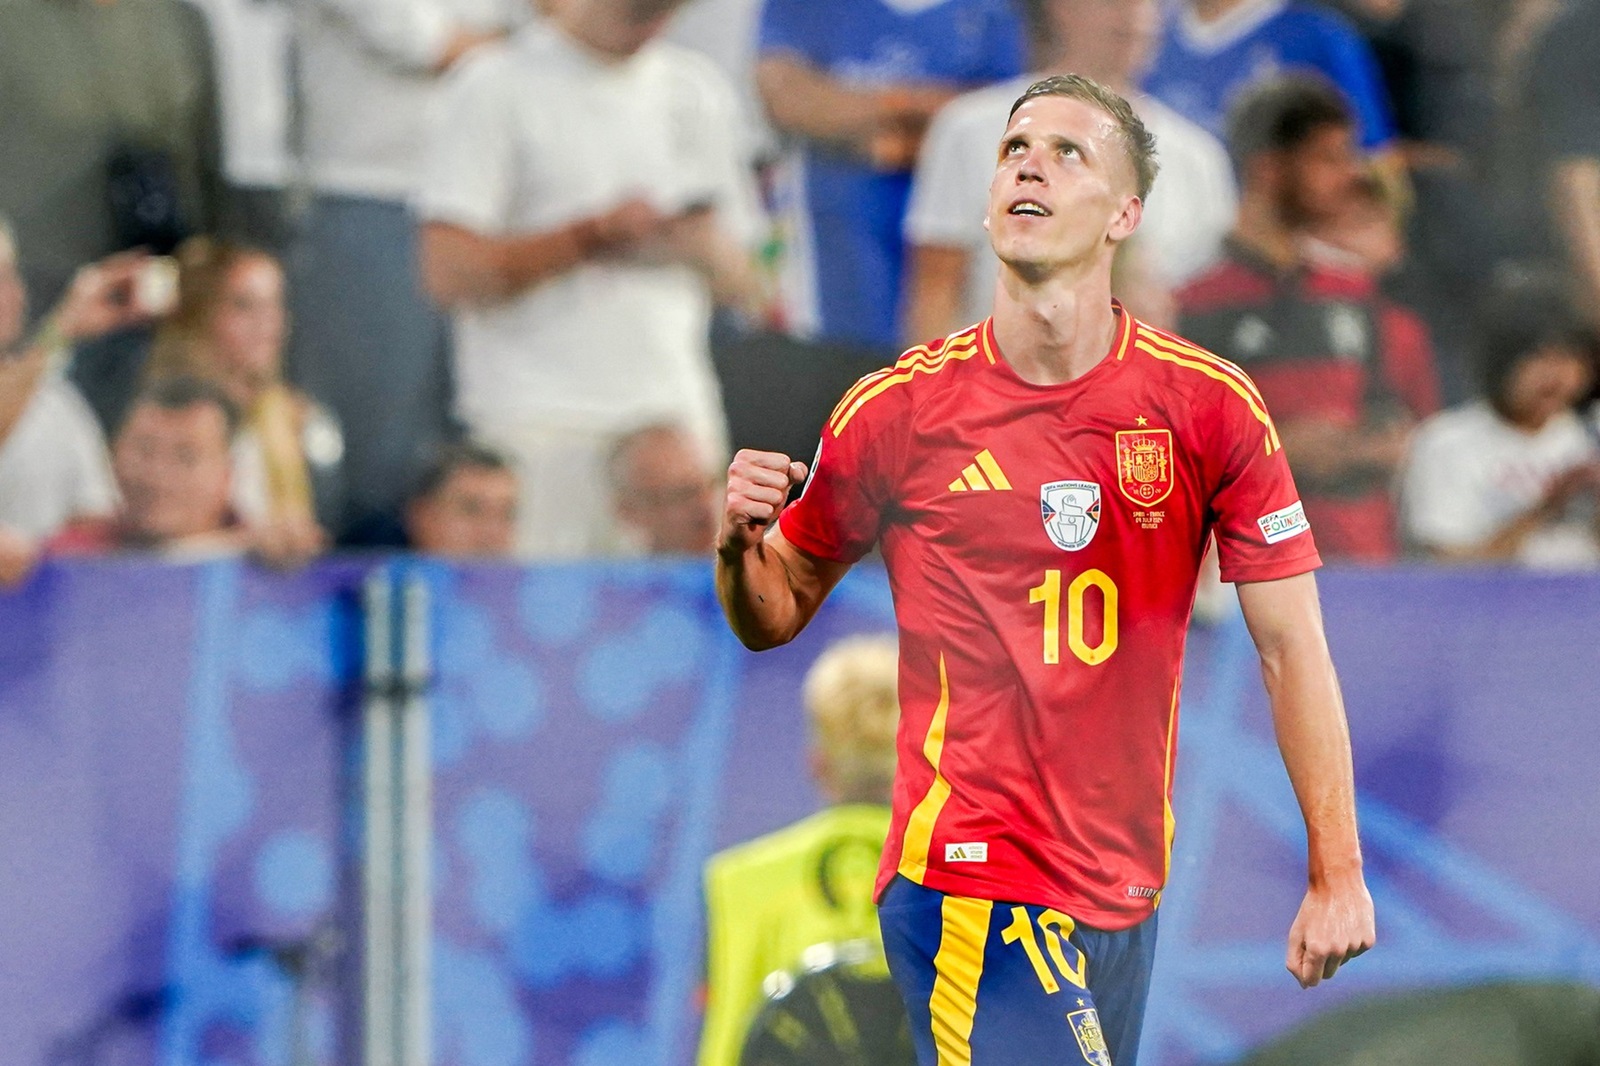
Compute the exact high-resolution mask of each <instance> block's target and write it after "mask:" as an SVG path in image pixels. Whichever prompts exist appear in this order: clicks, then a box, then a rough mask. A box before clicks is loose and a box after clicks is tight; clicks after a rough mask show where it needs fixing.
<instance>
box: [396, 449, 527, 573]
mask: <svg viewBox="0 0 1600 1066" xmlns="http://www.w3.org/2000/svg"><path fill="white" fill-rule="evenodd" d="M405 524H406V541H407V543H408V545H409V546H410V547H411V549H412V550H413V551H418V552H422V553H423V554H425V555H439V556H443V557H445V558H450V559H505V558H509V557H510V556H511V554H512V551H513V549H514V547H515V542H516V529H517V478H516V475H515V474H513V473H512V472H511V465H510V464H509V463H508V462H506V460H505V457H504V456H502V455H500V454H499V453H497V452H495V451H493V450H491V449H489V448H485V447H483V446H482V445H480V444H473V443H471V442H470V441H467V442H461V443H458V444H452V445H450V446H449V447H447V448H445V449H444V450H443V452H441V453H440V455H439V457H438V458H437V459H435V460H434V461H433V463H432V464H431V465H430V466H429V467H428V470H427V472H426V473H425V474H424V475H423V478H422V480H421V482H419V483H418V485H417V488H416V491H415V492H414V493H413V494H412V497H411V500H410V501H409V502H408V503H407V505H406V514H405Z"/></svg>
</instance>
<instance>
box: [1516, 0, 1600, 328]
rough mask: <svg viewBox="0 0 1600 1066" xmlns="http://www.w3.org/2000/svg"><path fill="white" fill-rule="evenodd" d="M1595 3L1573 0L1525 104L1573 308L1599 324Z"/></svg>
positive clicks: (1599, 106) (1599, 81)
mask: <svg viewBox="0 0 1600 1066" xmlns="http://www.w3.org/2000/svg"><path fill="white" fill-rule="evenodd" d="M1597 57H1600V0H1574V2H1573V3H1572V4H1571V5H1570V6H1569V8H1568V10H1566V11H1564V12H1563V13H1562V15H1561V16H1560V17H1559V18H1558V19H1556V20H1555V21H1553V22H1552V23H1551V24H1550V26H1549V28H1548V29H1547V30H1546V32H1545V33H1544V35H1543V37H1542V39H1541V40H1540V42H1539V44H1538V45H1537V46H1536V48H1535V50H1534V56H1533V61H1532V63H1531V64H1530V65H1529V68H1528V69H1529V74H1530V79H1531V82H1530V103H1531V105H1532V108H1533V111H1534V113H1535V114H1536V115H1537V118H1538V122H1537V123H1536V125H1535V128H1536V129H1537V130H1539V131H1540V132H1541V133H1542V141H1543V143H1542V145H1540V148H1541V151H1540V153H1539V158H1540V159H1541V161H1542V163H1543V165H1544V173H1543V174H1541V175H1539V180H1538V181H1537V182H1536V183H1535V185H1534V187H1535V189H1537V190H1539V191H1543V192H1545V193H1546V195H1547V196H1548V198H1549V202H1550V203H1551V204H1552V205H1553V207H1554V215H1555V218H1554V223H1555V230H1556V232H1557V235H1558V237H1559V238H1560V242H1561V247H1562V248H1564V250H1565V252H1566V254H1567V257H1568V261H1569V262H1570V264H1571V270H1572V272H1573V274H1574V276H1575V283H1576V284H1575V289H1576V292H1575V296H1576V298H1577V306H1579V307H1581V308H1584V309H1585V313H1586V314H1587V315H1589V317H1590V318H1591V320H1592V321H1594V322H1596V323H1600V61H1597Z"/></svg>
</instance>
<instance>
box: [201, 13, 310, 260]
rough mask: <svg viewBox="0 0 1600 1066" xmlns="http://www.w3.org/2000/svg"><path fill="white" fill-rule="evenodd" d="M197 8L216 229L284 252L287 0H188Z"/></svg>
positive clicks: (287, 227)
mask: <svg viewBox="0 0 1600 1066" xmlns="http://www.w3.org/2000/svg"><path fill="white" fill-rule="evenodd" d="M191 2H192V3H194V5H195V6H196V7H198V8H200V10H201V11H203V12H205V15H206V22H207V24H208V25H209V26H210V28H211V40H212V43H213V47H214V50H215V55H216V70H217V92H218V96H219V99H220V102H221V125H222V172H223V175H224V177H225V179H226V183H227V193H226V196H225V198H224V201H223V207H222V212H221V218H220V220H219V226H220V229H221V231H222V232H223V233H226V234H228V235H229V236H231V237H235V238H238V239H241V240H245V241H248V242H250V243H251V244H255V245H259V246H261V247H263V248H267V249H269V250H271V251H272V253H273V254H274V255H278V256H284V255H287V254H288V252H289V247H290V243H291V230H292V226H291V220H290V218H289V204H288V196H287V188H288V185H289V182H290V179H291V176H292V173H293V170H294V162H293V160H292V158H291V150H290V125H291V123H290V110H291V107H290V105H291V99H292V91H291V88H290V84H289V76H290V44H291V35H292V30H293V25H292V15H291V10H290V4H289V0H191Z"/></svg>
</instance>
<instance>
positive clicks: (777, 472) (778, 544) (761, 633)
mask: <svg viewBox="0 0 1600 1066" xmlns="http://www.w3.org/2000/svg"><path fill="white" fill-rule="evenodd" d="M805 478H806V465H805V464H804V463H797V462H794V461H792V460H791V459H790V458H789V457H788V456H787V455H781V454H779V453H777V452H759V451H751V450H749V449H745V450H741V451H740V452H739V453H738V454H737V455H735V456H734V458H733V464H732V465H731V466H729V467H728V493H727V498H726V501H725V504H724V507H723V512H722V529H721V532H720V533H719V534H718V538H717V598H718V599H719V600H721V601H722V610H723V612H724V613H725V614H726V615H727V616H728V625H729V626H730V627H732V629H733V632H734V634H735V635H736V636H737V637H738V638H739V639H740V641H742V642H743V643H744V645H745V647H747V648H750V649H751V650H752V651H764V650H766V649H767V648H775V647H778V646H779V645H780V644H787V643H788V642H789V641H791V640H793V639H794V638H795V637H796V636H797V635H798V634H799V632H800V631H801V630H802V629H804V628H805V627H806V624H807V623H808V622H810V621H811V619H812V617H813V616H814V615H815V614H816V613H817V608H818V607H820V606H822V601H823V600H824V599H826V598H827V595H828V593H829V592H830V591H832V590H833V586H835V585H837V584H838V583H839V579H840V578H842V577H844V575H845V573H846V572H847V571H848V570H849V569H850V564H848V563H841V562H834V561H832V560H829V559H822V558H819V557H817V556H815V555H812V554H810V553H809V552H806V551H802V550H801V549H800V548H797V547H796V546H795V545H793V544H791V543H789V541H788V540H787V539H786V538H785V537H784V535H783V533H782V531H781V530H779V529H778V522H777V520H778V514H779V513H780V512H781V511H782V510H783V505H784V502H785V501H786V500H787V499H788V496H789V490H790V489H791V488H792V487H794V486H795V485H798V484H800V483H801V482H803V481H804V480H805Z"/></svg>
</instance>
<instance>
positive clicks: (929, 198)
mask: <svg viewBox="0 0 1600 1066" xmlns="http://www.w3.org/2000/svg"><path fill="white" fill-rule="evenodd" d="M965 102H966V98H962V99H958V100H956V101H955V102H954V103H952V104H951V105H950V106H948V107H946V108H945V109H944V110H942V111H940V112H939V114H938V115H937V116H936V117H935V118H934V120H933V124H932V125H931V126H930V127H929V128H928V136H927V138H926V139H925V140H924V141H923V142H922V152H921V154H920V155H919V156H918V159H917V172H916V176H915V178H914V179H913V180H912V184H911V200H910V203H909V205H908V206H907V208H906V220H905V236H906V240H907V241H909V242H910V243H912V244H918V245H942V246H946V247H956V248H962V249H974V248H977V249H982V248H984V247H986V246H987V244H988V240H987V237H988V233H987V231H986V230H984V228H983V215H984V210H985V209H986V207H987V198H986V196H985V193H986V191H987V189H988V182H987V180H985V177H984V175H983V174H982V173H979V174H977V175H975V174H974V173H973V171H974V167H973V160H974V159H977V160H979V161H982V162H992V152H991V149H992V148H993V145H980V144H979V143H978V139H977V137H976V136H975V132H976V130H975V124H974V123H973V122H971V121H968V119H967V111H966V109H965V108H964V107H963V106H962V105H963V104H964V103H965ZM992 132H993V137H992V138H991V139H992V140H993V141H994V142H995V143H996V144H998V143H999V140H1000V130H999V129H995V130H993V131H992ZM975 179H976V180H975Z"/></svg>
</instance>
